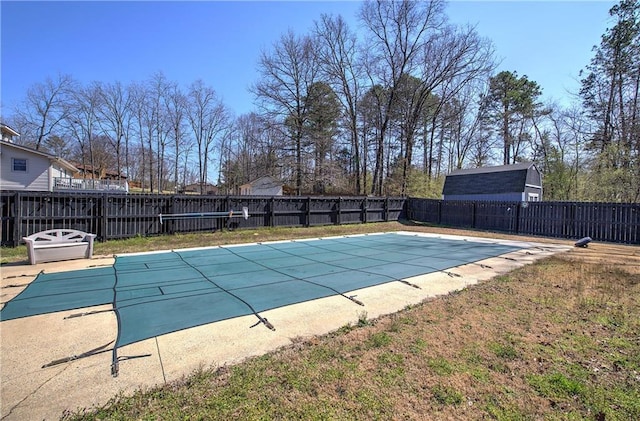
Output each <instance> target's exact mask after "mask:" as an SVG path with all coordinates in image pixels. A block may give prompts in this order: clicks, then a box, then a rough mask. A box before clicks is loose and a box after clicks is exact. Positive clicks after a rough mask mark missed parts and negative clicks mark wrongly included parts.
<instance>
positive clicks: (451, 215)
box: [440, 201, 474, 228]
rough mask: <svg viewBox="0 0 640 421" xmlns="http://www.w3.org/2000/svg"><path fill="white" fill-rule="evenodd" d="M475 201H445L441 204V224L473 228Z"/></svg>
mask: <svg viewBox="0 0 640 421" xmlns="http://www.w3.org/2000/svg"><path fill="white" fill-rule="evenodd" d="M473 209H474V202H461V201H460V202H459V201H443V202H442V204H441V210H440V218H441V222H440V223H441V224H443V225H451V226H455V227H464V228H472V227H473V215H474V211H473Z"/></svg>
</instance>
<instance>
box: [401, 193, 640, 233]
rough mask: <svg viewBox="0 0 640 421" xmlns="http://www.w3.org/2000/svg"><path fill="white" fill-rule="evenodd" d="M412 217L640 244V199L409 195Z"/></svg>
mask: <svg viewBox="0 0 640 421" xmlns="http://www.w3.org/2000/svg"><path fill="white" fill-rule="evenodd" d="M406 209H407V218H408V219H410V220H414V221H420V222H427V223H432V224H437V225H447V226H451V227H456V228H473V229H480V230H487V231H498V232H507V233H512V234H522V235H535V236H543V237H557V238H569V239H579V238H583V237H591V238H592V239H594V240H596V241H607V242H613V243H625V244H640V204H639V203H581V202H472V201H443V200H434V199H415V198H409V199H407V205H406Z"/></svg>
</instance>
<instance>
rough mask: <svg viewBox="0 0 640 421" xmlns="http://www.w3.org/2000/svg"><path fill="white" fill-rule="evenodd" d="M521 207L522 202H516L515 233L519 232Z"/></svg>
mask: <svg viewBox="0 0 640 421" xmlns="http://www.w3.org/2000/svg"><path fill="white" fill-rule="evenodd" d="M521 207H522V202H518V203H516V222H515V233H516V234H519V233H520V208H521Z"/></svg>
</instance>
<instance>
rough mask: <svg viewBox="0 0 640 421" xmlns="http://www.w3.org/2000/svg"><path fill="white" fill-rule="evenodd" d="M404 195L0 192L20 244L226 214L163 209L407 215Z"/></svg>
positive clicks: (287, 217) (296, 222)
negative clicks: (44, 235) (51, 235)
mask: <svg viewBox="0 0 640 421" xmlns="http://www.w3.org/2000/svg"><path fill="white" fill-rule="evenodd" d="M404 204H405V199H404V198H398V197H300V196H295V197H290V196H276V197H270V196H269V197H267V196H189V195H139V194H129V195H123V194H109V193H101V194H91V193H85V194H80V193H49V192H24V191H21V192H18V191H2V192H0V209H1V215H2V225H1V236H2V245H4V246H16V245H18V244H19V243H20V242H21V241H22V237H26V236H28V235H31V234H34V233H36V232H40V231H44V230H48V229H54V228H63V229H76V230H80V231H84V232H88V233H94V234H97V236H98V240H100V241H105V240H112V239H121V238H130V237H135V236H153V235H160V234H171V233H183V232H198V231H215V230H219V229H224V228H225V227H226V226H227V220H226V218H207V217H203V218H189V219H174V220H168V221H164V223H162V224H161V223H160V218H159V217H158V215H159V214H182V213H212V212H228V211H230V210H234V211H241V210H242V208H243V207H245V206H246V207H247V208H248V209H249V218H248V219H247V220H245V219H244V218H233V219H232V221H231V223H232V224H233V227H234V228H257V227H283V226H286V227H304V226H313V225H339V224H352V223H364V222H382V221H395V220H398V219H399V218H404Z"/></svg>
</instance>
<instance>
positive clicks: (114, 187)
mask: <svg viewBox="0 0 640 421" xmlns="http://www.w3.org/2000/svg"><path fill="white" fill-rule="evenodd" d="M53 191H55V192H64V191H98V192H103V191H108V192H112V193H128V192H129V185H128V183H127V180H96V179H91V178H67V177H54V178H53Z"/></svg>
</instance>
